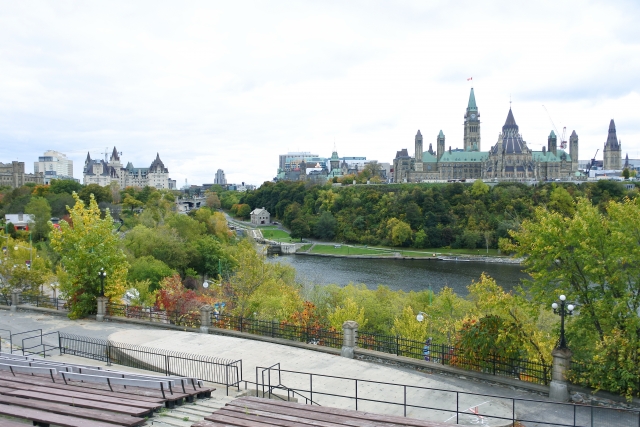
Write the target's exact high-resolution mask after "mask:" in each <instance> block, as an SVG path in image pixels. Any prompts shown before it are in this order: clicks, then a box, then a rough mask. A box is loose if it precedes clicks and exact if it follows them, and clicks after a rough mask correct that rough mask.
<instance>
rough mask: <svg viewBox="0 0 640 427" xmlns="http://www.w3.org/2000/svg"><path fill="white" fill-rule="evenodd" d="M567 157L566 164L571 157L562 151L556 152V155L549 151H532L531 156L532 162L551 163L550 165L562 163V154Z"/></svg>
mask: <svg viewBox="0 0 640 427" xmlns="http://www.w3.org/2000/svg"><path fill="white" fill-rule="evenodd" d="M563 153H564V154H565V155H566V156H567V162H570V161H571V156H570V155H569V153H567V152H566V151H564V150H557V154H553V152H551V151H533V152H531V154H532V155H533V160H534V161H536V162H551V163H559V162H561V161H562V159H561V157H562V154H563Z"/></svg>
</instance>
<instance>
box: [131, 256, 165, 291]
mask: <svg viewBox="0 0 640 427" xmlns="http://www.w3.org/2000/svg"><path fill="white" fill-rule="evenodd" d="M174 274H176V272H175V270H173V269H172V268H171V267H169V266H168V265H167V264H165V263H164V262H162V261H160V260H158V259H155V258H154V257H152V256H149V255H147V256H143V257H140V258H137V259H134V260H133V261H132V262H131V267H130V268H129V271H128V275H127V277H128V279H129V281H131V282H143V281H148V282H149V290H150V291H155V290H157V289H159V288H160V282H161V281H162V279H164V278H165V277H170V276H173V275H174Z"/></svg>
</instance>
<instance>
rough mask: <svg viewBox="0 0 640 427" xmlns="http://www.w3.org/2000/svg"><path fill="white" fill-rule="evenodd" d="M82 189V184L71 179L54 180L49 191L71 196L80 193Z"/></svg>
mask: <svg viewBox="0 0 640 427" xmlns="http://www.w3.org/2000/svg"><path fill="white" fill-rule="evenodd" d="M81 189H82V184H80V183H79V182H76V181H73V180H71V179H52V180H51V188H50V189H49V191H50V192H52V193H56V194H63V193H66V194H69V195H71V194H73V193H74V192H76V193H77V192H79V191H80V190H81Z"/></svg>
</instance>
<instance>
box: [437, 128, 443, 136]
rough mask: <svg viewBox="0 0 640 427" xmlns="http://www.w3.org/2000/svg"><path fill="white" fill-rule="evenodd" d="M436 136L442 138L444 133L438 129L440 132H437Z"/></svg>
mask: <svg viewBox="0 0 640 427" xmlns="http://www.w3.org/2000/svg"><path fill="white" fill-rule="evenodd" d="M438 138H444V133H442V129H440V133H439V134H438Z"/></svg>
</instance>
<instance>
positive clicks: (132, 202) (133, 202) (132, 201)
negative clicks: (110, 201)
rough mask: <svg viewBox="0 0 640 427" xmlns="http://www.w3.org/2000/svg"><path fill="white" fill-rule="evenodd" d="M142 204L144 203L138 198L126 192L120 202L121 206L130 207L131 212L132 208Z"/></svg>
mask: <svg viewBox="0 0 640 427" xmlns="http://www.w3.org/2000/svg"><path fill="white" fill-rule="evenodd" d="M142 205H144V203H142V202H141V201H140V200H138V199H136V198H135V197H133V196H131V195H130V194H126V195H125V196H124V200H123V202H122V206H124V207H125V208H127V209H131V212H133V210H134V209H136V208H140V207H142Z"/></svg>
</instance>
